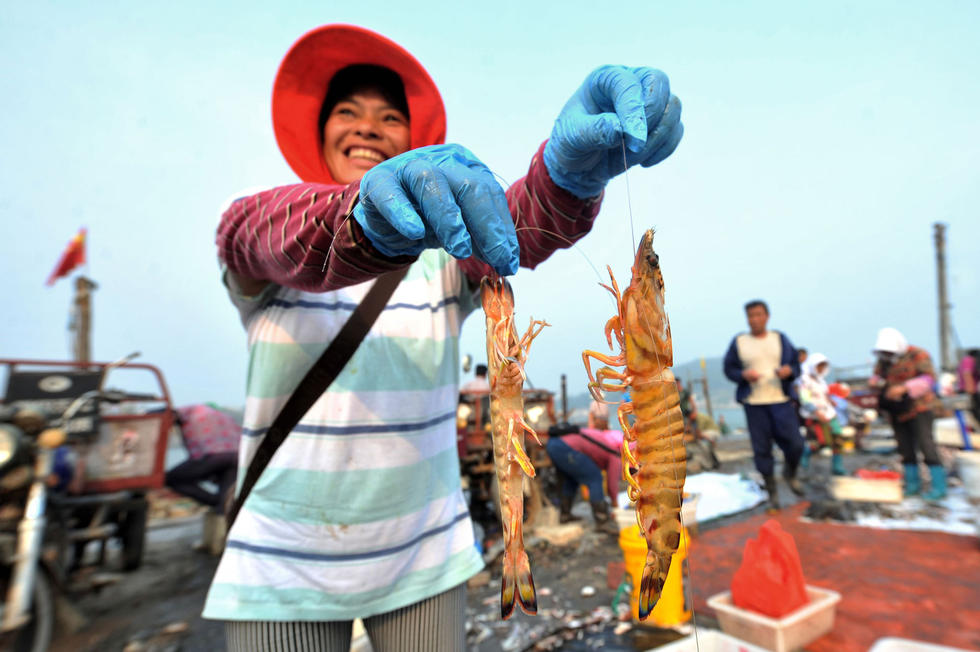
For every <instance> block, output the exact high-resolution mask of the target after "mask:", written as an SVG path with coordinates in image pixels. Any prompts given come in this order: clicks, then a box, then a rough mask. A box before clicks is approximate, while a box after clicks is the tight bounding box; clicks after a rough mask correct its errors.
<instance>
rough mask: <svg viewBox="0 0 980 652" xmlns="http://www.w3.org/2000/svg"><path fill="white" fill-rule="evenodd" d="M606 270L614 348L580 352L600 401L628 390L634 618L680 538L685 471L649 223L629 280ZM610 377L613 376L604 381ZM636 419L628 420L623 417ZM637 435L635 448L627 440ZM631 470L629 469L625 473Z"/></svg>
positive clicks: (626, 456)
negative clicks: (636, 579) (642, 547)
mask: <svg viewBox="0 0 980 652" xmlns="http://www.w3.org/2000/svg"><path fill="white" fill-rule="evenodd" d="M607 269H608V270H609V278H610V280H611V282H612V286H611V287H610V286H608V285H603V287H604V288H606V289H607V290H609V292H611V293H612V295H613V296H614V297H615V298H616V307H617V309H618V314H617V315H616V316H614V317H613V318H612V319H610V320H609V321H608V322H607V323H606V341H607V342H609V348H613V343H612V337H613V335H615V336H616V341H617V342H618V344H619V350H620V352H619V355H616V356H609V355H603V354H601V353H598V352H596V351H584V352H583V353H582V360H583V361H584V362H585V369H586V371H587V372H588V374H589V380H590V382H589V390H590V391H591V392H592V395H593V396H594V397H595V398H596V399H598V400H600V401H602V400H603V398H602V394H601V392H602V390H608V391H623V390H626V389H629V390H630V393H631V396H632V401H631V402H624V403H622V404H620V406H619V409H618V411H617V414H618V417H619V423H620V425H621V426H622V428H623V434H624V437H623V450H622V456H623V479H624V480H625V481H626V482H627V483H628V487H627V491H628V493H629V497H630V500H631V501H633V502H635V503H636V520H637V523H638V524H639V526H640V532H641V533H642V534H643V536H644V538H645V539H646V542H647V557H646V563H645V564H644V567H643V576H642V579H641V580H640V604H639V610H638V611H639V613H638V615H639V617H640V620H643V619H645V618H646V617H647V616H648V615H649V613H650V611H652V610H653V606H654V605H655V604H656V603H657V600H658V599H659V598H660V592H661V591H662V590H663V585H664V582H665V581H666V579H667V571H668V569H669V568H670V560H671V557H672V556H673V554H674V553H675V552H676V551H677V547H678V546H679V545H680V540H681V519H680V513H681V495H682V490H683V487H684V477H685V475H686V472H687V467H686V454H685V451H684V421H683V418H682V416H681V408H680V397H679V396H678V393H677V384H676V382H675V380H674V374H673V372H672V371H671V370H670V369H669V367H671V366H672V365H673V364H674V353H673V344H672V342H671V338H670V322H669V321H668V319H667V313H666V312H665V310H664V280H663V274H662V273H661V271H660V259H659V257H658V256H657V254H656V253H654V251H653V229H650V230H648V231H647V232H646V233H644V234H643V239H642V240H641V241H640V246H639V247H638V248H637V251H636V260H635V261H634V263H633V277H632V279H631V281H630V284H629V287H627V288H626V291H625V292H623V294H622V295H620V292H619V286H618V285H617V284H616V278H615V277H614V276H613V273H612V269H610V268H608V267H607ZM589 358H593V359H595V360H597V361H599V362H600V363H603V364H606V365H613V366H618V367H622V366H625V370H624V371H622V372H619V371H616V370H615V369H612V368H611V367H602V368H601V369H599V370H598V371H596V373H595V375H594V376H593V373H592V368H591V366H590V364H589ZM610 381H619V382H618V383H616V382H610ZM630 415H633V416H634V417H635V422H634V424H633V425H632V426H631V425H630V424H629V416H630ZM631 442H636V454H635V456H634V454H633V452H631V451H630V443H631ZM631 469H637V472H636V475H635V477H634V475H633V474H632V473H631V472H630V471H631Z"/></svg>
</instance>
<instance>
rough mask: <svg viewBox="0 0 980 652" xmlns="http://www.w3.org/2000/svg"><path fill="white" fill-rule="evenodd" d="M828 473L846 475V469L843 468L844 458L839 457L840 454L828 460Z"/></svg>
mask: <svg viewBox="0 0 980 652" xmlns="http://www.w3.org/2000/svg"><path fill="white" fill-rule="evenodd" d="M830 472H831V473H832V474H833V475H847V469H845V468H844V458H843V457H841V454H840V453H835V454H834V456H833V457H832V458H830Z"/></svg>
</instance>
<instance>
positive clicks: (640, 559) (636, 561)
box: [619, 525, 691, 627]
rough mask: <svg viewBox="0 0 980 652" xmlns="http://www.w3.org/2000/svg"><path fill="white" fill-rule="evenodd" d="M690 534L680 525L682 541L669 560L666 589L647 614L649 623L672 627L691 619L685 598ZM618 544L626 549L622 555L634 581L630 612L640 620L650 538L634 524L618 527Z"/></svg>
mask: <svg viewBox="0 0 980 652" xmlns="http://www.w3.org/2000/svg"><path fill="white" fill-rule="evenodd" d="M689 544H690V538H689V537H688V534H687V528H685V527H682V528H681V542H680V545H679V546H678V547H677V552H675V553H674V556H673V558H672V559H671V560H670V569H669V570H668V571H667V581H666V582H665V583H664V589H663V591H662V592H661V593H660V599H659V600H658V601H657V604H656V605H655V606H654V607H653V611H652V612H650V615H649V616H648V617H647V619H646V621H644V622H647V623H651V624H654V625H657V626H658V627H673V626H675V625H680V624H681V623H686V622H687V621H689V620H690V619H691V611H690V610H689V609H688V605H687V601H686V600H685V599H684V578H683V565H684V559H685V558H687V550H688V545H689ZM619 547H620V548H622V549H623V559H624V560H625V561H626V572H627V573H629V576H630V578H631V580H632V583H633V591H632V592H631V593H630V612H631V613H632V614H633V620H634V621H639V619H640V617H639V605H640V578H641V577H643V565H644V563H645V562H646V558H647V542H646V541H645V540H644V539H643V537H642V536H641V535H640V526H638V525H631V526H630V527H628V528H624V529H622V530H620V531H619Z"/></svg>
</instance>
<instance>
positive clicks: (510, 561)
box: [500, 550, 538, 620]
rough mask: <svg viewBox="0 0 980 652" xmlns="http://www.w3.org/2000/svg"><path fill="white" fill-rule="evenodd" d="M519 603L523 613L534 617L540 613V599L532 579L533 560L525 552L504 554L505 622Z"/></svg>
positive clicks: (502, 591) (502, 596) (502, 601)
mask: <svg viewBox="0 0 980 652" xmlns="http://www.w3.org/2000/svg"><path fill="white" fill-rule="evenodd" d="M516 603H519V604H520V605H521V611H523V612H524V613H526V614H528V615H529V616H533V615H534V614H536V613H538V597H537V593H536V592H535V590H534V578H533V577H531V560H530V559H529V558H528V556H527V551H525V550H515V551H512V552H506V553H504V576H503V578H502V580H501V583H500V617H501V618H503V619H504V620H507V619H508V618H510V616H511V614H512V613H514V605H515V604H516Z"/></svg>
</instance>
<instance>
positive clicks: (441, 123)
mask: <svg viewBox="0 0 980 652" xmlns="http://www.w3.org/2000/svg"><path fill="white" fill-rule="evenodd" d="M355 64H373V65H376V66H384V67H385V68H389V69H391V70H393V71H394V72H395V73H397V74H398V76H399V77H401V79H402V83H403V84H404V85H405V99H406V100H407V101H408V112H409V114H410V116H409V128H410V131H411V142H410V144H409V147H410V148H412V149H414V148H416V147H424V146H426V145H437V144H440V143H442V142H444V141H445V139H446V109H445V107H444V106H443V103H442V96H441V95H440V94H439V89H438V88H436V84H435V82H434V81H432V78H431V77H429V73H427V72H426V71H425V68H423V67H422V64H420V63H419V62H418V61H417V60H416V59H415V57H413V56H412V55H411V54H409V52H408V51H407V50H405V49H404V48H402V47H401V46H400V45H398V44H397V43H395V42H393V41H390V40H388V39H386V38H385V37H383V36H381V35H380V34H377V33H375V32H372V31H371V30H367V29H364V28H363V27H356V26H354V25H323V26H322V27H317V28H316V29H313V30H311V31H309V32H307V33H306V34H304V35H303V36H302V37H300V39H299V40H298V41H296V43H294V44H293V47H291V48H290V49H289V52H287V53H286V56H285V57H284V58H283V60H282V63H281V64H279V72H278V73H276V81H275V84H274V85H273V87H272V127H273V130H274V131H275V134H276V142H277V143H278V144H279V151H281V152H282V155H283V156H284V157H285V158H286V162H287V163H289V167H291V168H292V169H293V171H294V172H295V173H296V174H297V175H298V176H299V178H300V179H302V180H303V181H309V182H317V183H330V184H333V183H337V182H336V181H334V179H333V177H332V176H331V174H330V170H329V169H327V164H326V163H325V162H324V160H323V151H322V149H321V137H320V134H318V133H317V128H318V126H319V125H318V124H317V123H318V120H319V117H320V108H321V107H322V105H323V99H324V97H326V94H327V87H328V86H329V84H330V80H331V79H333V76H334V75H336V74H337V72H338V71H339V70H341V69H342V68H346V67H347V66H351V65H355Z"/></svg>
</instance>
